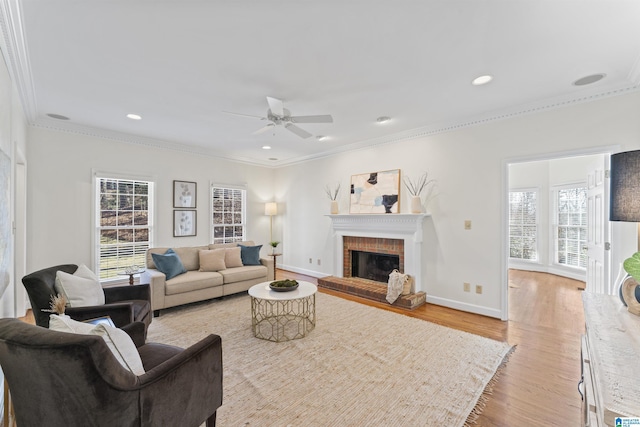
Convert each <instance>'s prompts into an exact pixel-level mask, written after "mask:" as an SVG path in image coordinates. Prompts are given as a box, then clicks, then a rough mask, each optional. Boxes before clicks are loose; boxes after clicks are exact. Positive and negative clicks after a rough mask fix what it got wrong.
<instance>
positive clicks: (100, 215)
mask: <svg viewBox="0 0 640 427" xmlns="http://www.w3.org/2000/svg"><path fill="white" fill-rule="evenodd" d="M95 185H96V188H95V194H96V218H95V223H96V242H97V243H96V246H97V247H96V270H97V271H96V274H97V275H98V277H99V278H100V280H103V281H108V280H111V279H117V278H122V275H121V274H120V273H122V272H123V271H124V269H125V268H127V267H131V266H138V267H141V268H144V266H145V254H146V251H147V249H148V248H149V247H150V246H151V244H152V242H151V240H152V235H153V233H152V227H153V182H151V181H142V180H137V179H123V178H120V177H117V178H116V177H109V176H99V175H96V177H95Z"/></svg>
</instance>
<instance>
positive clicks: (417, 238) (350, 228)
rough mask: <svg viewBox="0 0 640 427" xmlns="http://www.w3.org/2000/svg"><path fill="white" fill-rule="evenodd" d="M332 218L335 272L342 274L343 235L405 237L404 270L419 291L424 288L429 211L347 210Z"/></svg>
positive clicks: (337, 274) (330, 216) (403, 238)
mask: <svg viewBox="0 0 640 427" xmlns="http://www.w3.org/2000/svg"><path fill="white" fill-rule="evenodd" d="M327 216H328V217H329V218H331V228H332V231H333V240H334V253H333V256H334V262H333V266H334V267H333V275H334V276H337V277H342V275H343V267H344V260H343V249H344V248H343V237H344V236H354V237H373V238H387V239H401V240H403V241H404V272H405V273H407V274H410V275H412V276H413V277H414V278H415V284H416V292H418V291H424V290H425V289H424V283H423V278H424V277H425V276H424V271H423V268H424V267H423V264H424V263H423V262H422V252H423V250H422V244H423V230H422V224H423V222H424V219H425V218H428V217H430V216H431V215H430V214H368V215H367V214H348V215H327Z"/></svg>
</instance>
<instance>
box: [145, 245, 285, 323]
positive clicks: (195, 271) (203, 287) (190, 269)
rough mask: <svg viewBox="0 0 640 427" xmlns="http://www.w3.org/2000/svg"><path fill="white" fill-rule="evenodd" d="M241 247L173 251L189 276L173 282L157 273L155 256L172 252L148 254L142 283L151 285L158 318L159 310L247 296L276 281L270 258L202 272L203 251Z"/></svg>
mask: <svg viewBox="0 0 640 427" xmlns="http://www.w3.org/2000/svg"><path fill="white" fill-rule="evenodd" d="M241 244H242V245H245V246H254V243H253V242H252V241H245V242H241ZM237 246H238V244H237V243H224V244H212V245H207V246H193V247H182V248H172V249H173V251H174V252H175V253H176V254H177V255H178V257H179V258H180V260H181V261H182V264H183V265H184V267H185V269H186V270H187V272H186V273H183V274H180V275H178V276H176V277H174V278H172V279H170V280H166V276H165V274H164V273H162V272H160V271H158V270H157V269H156V266H155V264H154V262H153V257H152V256H151V254H152V253H156V254H164V253H165V252H166V251H167V250H168V249H169V248H150V249H149V250H148V251H147V258H146V260H147V269H146V271H145V272H144V273H143V274H142V275H141V277H140V283H149V284H150V288H151V307H152V309H153V311H154V313H155V315H159V313H160V312H159V310H161V309H163V308H168V307H174V306H177V305H182V304H187V303H190V302H196V301H203V300H207V299H211V298H218V297H222V296H225V295H231V294H235V293H238V292H243V291H246V290H248V289H249V288H250V287H251V286H253V285H255V284H258V283H261V282H266V281H270V280H274V277H273V276H274V269H273V267H274V265H273V259H267V258H260V262H261V265H247V266H242V267H233V268H227V269H224V270H220V271H199V269H200V257H199V255H200V251H201V250H207V249H217V248H234V247H237Z"/></svg>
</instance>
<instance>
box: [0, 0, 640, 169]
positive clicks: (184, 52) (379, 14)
mask: <svg viewBox="0 0 640 427" xmlns="http://www.w3.org/2000/svg"><path fill="white" fill-rule="evenodd" d="M0 7H1V8H2V13H3V16H2V29H3V35H4V38H5V49H6V50H7V51H8V55H5V57H6V58H7V60H8V63H9V68H10V72H11V73H12V75H13V78H14V80H15V81H16V82H17V84H18V87H19V92H20V96H21V98H22V101H23V104H24V105H25V112H26V115H27V118H28V120H29V122H30V124H31V125H34V126H42V127H48V128H55V129H62V130H70V131H74V132H82V133H87V134H92V135H101V136H106V137H110V138H114V139H118V140H121V141H126V142H131V143H140V144H147V145H156V146H165V147H170V148H177V149H183V150H188V151H192V152H197V153H203V154H211V155H215V156H220V157H224V158H228V159H235V160H239V161H243V162H249V163H253V164H260V165H266V166H280V165H286V164H291V163H294V162H298V161H301V160H304V159H310V158H314V157H319V156H324V155H327V154H331V153H335V152H338V151H342V150H349V149H353V148H358V147H361V146H364V145H370V144H380V143H385V142H389V141H395V140H399V139H402V138H410V137H414V136H417V135H426V134H433V133H437V132H443V131H447V130H450V129H453V128H459V127H461V126H468V125H473V124H476V123H482V122H485V121H487V120H495V119H500V118H505V117H511V116H514V115H518V114H527V113H530V112H535V111H540V110H542V109H547V108H556V107H562V106H564V105H568V104H572V103H575V102H585V101H589V100H592V99H596V98H600V97H603V96H612V95H618V94H624V93H628V92H629V91H635V90H637V86H638V84H639V83H640V1H637V0H629V1H620V0H422V1H420V0H413V1H412V0H395V1H393V2H391V1H379V0H362V1H361V0H355V1H354V0H322V1H310V0H272V1H268V2H267V1H263V0H203V1H193V0H174V1H168V0H165V1H162V0H91V1H89V0H21V1H20V0H0ZM594 73H605V74H606V77H605V78H604V79H603V80H601V81H599V82H597V83H594V84H592V85H588V86H574V85H572V82H573V81H575V80H577V79H578V78H581V77H584V76H587V75H590V74H594ZM482 74H491V75H493V76H494V80H493V81H492V82H491V83H489V84H487V85H485V86H472V85H471V80H472V79H473V78H475V77H477V76H479V75H482ZM266 96H271V97H275V98H280V99H282V100H284V103H285V107H286V108H287V109H289V110H290V111H291V113H292V114H293V115H316V114H331V115H332V116H333V119H334V122H333V123H330V124H300V125H299V126H300V127H302V128H303V129H306V130H307V131H309V132H311V133H312V134H313V135H314V137H311V138H308V139H301V138H299V137H298V136H296V135H294V134H293V133H291V132H289V131H287V130H286V129H284V128H283V127H281V126H280V127H276V128H275V130H274V132H265V133H262V134H259V135H253V134H252V133H253V132H254V131H256V130H258V129H260V128H261V127H263V126H264V125H265V122H264V121H261V120H259V119H257V118H251V117H242V116H236V115H231V114H226V113H224V112H223V111H232V112H237V113H242V114H247V115H255V116H265V115H266V112H267V108H268V105H267V101H266ZM51 113H52V114H60V115H64V116H67V117H69V118H70V120H68V121H61V120H55V119H51V118H49V117H47V114H51ZM128 113H136V114H140V115H141V116H142V117H143V119H142V120H140V121H133V120H130V119H128V118H126V115H127V114H128ZM379 116H390V117H392V121H390V122H389V123H386V124H384V125H380V124H377V123H376V118H377V117H379ZM316 135H327V136H328V137H329V138H328V139H327V140H326V141H322V142H320V141H318V140H317V139H316V138H315V136H316ZM263 145H270V146H271V147H272V149H271V150H263V149H262V148H261V147H262V146H263ZM270 159H271V160H270ZM273 159H277V160H273Z"/></svg>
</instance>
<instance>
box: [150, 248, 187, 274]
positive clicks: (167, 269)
mask: <svg viewBox="0 0 640 427" xmlns="http://www.w3.org/2000/svg"><path fill="white" fill-rule="evenodd" d="M151 258H153V263H154V264H155V265H156V268H157V269H158V270H159V271H162V272H163V273H164V274H165V276H167V280H169V279H173V278H174V277H176V276H178V275H180V274H182V273H186V272H187V270H186V269H185V268H184V265H182V261H180V258H179V257H178V254H177V253H175V252H174V251H173V249H171V248H170V249H168V250H167V252H165V253H164V254H151Z"/></svg>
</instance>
